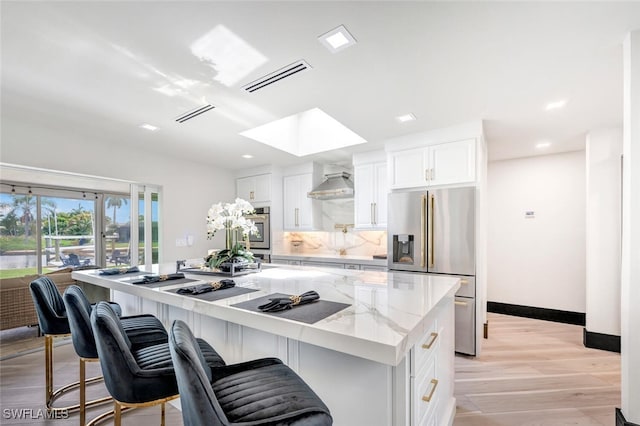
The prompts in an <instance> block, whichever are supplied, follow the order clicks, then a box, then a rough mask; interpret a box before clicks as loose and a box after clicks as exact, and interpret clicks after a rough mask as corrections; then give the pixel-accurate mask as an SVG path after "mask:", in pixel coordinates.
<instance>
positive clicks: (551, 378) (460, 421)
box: [0, 314, 620, 426]
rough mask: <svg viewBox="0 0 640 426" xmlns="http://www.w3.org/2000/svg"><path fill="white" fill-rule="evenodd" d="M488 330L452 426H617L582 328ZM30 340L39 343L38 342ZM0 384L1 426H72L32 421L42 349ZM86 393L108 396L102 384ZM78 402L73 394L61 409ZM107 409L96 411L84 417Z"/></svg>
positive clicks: (604, 371) (40, 399)
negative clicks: (20, 412)
mask: <svg viewBox="0 0 640 426" xmlns="http://www.w3.org/2000/svg"><path fill="white" fill-rule="evenodd" d="M489 324H490V326H489V339H486V340H484V341H483V348H484V349H483V353H482V356H480V357H478V358H471V357H464V356H456V382H455V393H456V398H457V414H456V418H455V421H454V425H455V426H471V425H473V426H519V425H527V426H532V425H538V426H556V425H563V426H564V425H606V426H610V425H613V424H615V422H614V407H616V406H618V407H619V406H620V356H619V354H614V353H611V352H605V351H599V350H594V349H586V348H584V347H583V346H582V327H579V326H574V325H567V324H558V323H553V322H548V321H539V320H532V319H527V318H518V317H510V316H506V315H498V314H490V315H489ZM32 340H36V342H37V343H35V344H39V345H42V343H40V341H41V339H36V338H33V339H32ZM3 343H8V342H6V341H5V342H3ZM16 344H17V345H18V346H15V345H3V346H2V357H3V358H5V356H7V355H9V354H10V353H11V349H12V346H13V349H15V348H18V349H22V350H27V352H29V350H31V348H32V346H33V345H34V343H33V342H22V343H20V342H17V343H16ZM40 347H42V346H40ZM54 356H55V364H54V365H55V384H56V385H60V384H63V383H67V382H70V381H75V380H77V377H78V359H77V357H76V355H75V352H74V350H73V346H72V345H71V344H68V343H67V344H62V345H59V346H57V347H56V348H55V350H54ZM98 374H100V368H99V365H98V364H97V363H91V364H89V365H88V372H87V375H88V377H90V375H98ZM0 385H1V387H0V424H2V425H5V424H31V425H51V424H56V425H58V424H60V425H64V424H69V425H71V424H74V425H77V423H78V415H77V414H73V415H71V416H70V417H69V418H68V419H64V420H55V421H53V420H46V419H45V418H42V417H40V418H38V417H37V414H38V412H39V411H38V410H44V352H43V351H37V352H33V353H27V354H25V355H21V356H17V357H14V358H8V359H3V360H2V361H0ZM88 393H89V397H97V396H106V395H108V392H107V390H106V388H105V387H104V385H103V384H101V383H100V384H96V385H93V386H91V387H90V388H89V391H88ZM76 400H77V392H76V393H70V394H69V395H68V396H65V398H64V399H61V403H64V402H68V403H73V402H75V401H76ZM110 407H111V406H110V405H105V406H102V407H97V408H93V409H91V410H90V411H89V415H88V416H87V418H88V419H90V418H92V417H93V416H95V415H97V414H99V413H101V412H103V411H106V410H107V409H109V408H110ZM28 409H31V410H33V411H32V414H31V415H29V413H28V412H26V411H24V410H28ZM6 410H23V411H22V414H23V416H22V418H21V419H20V418H15V417H16V416H14V415H12V414H11V411H6ZM14 413H15V412H14ZM159 420H160V409H159V407H149V408H144V409H138V410H134V411H132V412H129V413H126V414H125V415H124V417H123V425H157V424H159V423H160V422H159ZM182 424H183V422H182V416H181V413H180V411H179V410H177V409H176V408H174V407H172V406H171V405H168V406H167V425H178V426H179V425H182ZM336 426H349V425H336ZM372 426H378V425H372ZM380 426H384V425H380ZM397 426H402V425H397Z"/></svg>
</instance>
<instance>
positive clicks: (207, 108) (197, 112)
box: [176, 104, 215, 123]
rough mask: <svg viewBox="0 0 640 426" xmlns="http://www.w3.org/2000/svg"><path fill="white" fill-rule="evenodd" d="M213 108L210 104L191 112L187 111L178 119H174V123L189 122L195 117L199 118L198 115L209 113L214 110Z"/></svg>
mask: <svg viewBox="0 0 640 426" xmlns="http://www.w3.org/2000/svg"><path fill="white" fill-rule="evenodd" d="M214 108H215V107H214V106H213V105H211V104H206V105H204V106H201V107H198V108H196V109H194V110H192V111H189V112H187V113H184V114H182V115H181V116H179V117H176V121H177V122H178V123H184V122H185V121H187V120H191V119H192V118H195V117H197V116H199V115H200V114H204V113H205V112H207V111H211V110H212V109H214Z"/></svg>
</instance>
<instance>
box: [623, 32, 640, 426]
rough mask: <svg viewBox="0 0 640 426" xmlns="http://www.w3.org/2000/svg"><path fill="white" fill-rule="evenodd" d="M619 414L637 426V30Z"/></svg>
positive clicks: (627, 115)
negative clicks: (620, 409)
mask: <svg viewBox="0 0 640 426" xmlns="http://www.w3.org/2000/svg"><path fill="white" fill-rule="evenodd" d="M623 50H624V91H623V93H624V138H623V148H622V150H623V154H624V165H623V167H624V173H623V175H624V177H623V191H624V192H623V195H622V199H623V202H622V206H623V210H622V229H623V235H622V273H621V275H622V283H621V301H622V306H621V311H622V327H621V329H622V339H621V341H622V348H621V349H622V374H621V377H622V385H621V391H622V413H623V414H624V416H625V417H626V421H628V422H631V423H634V424H640V404H638V401H640V368H638V365H640V333H638V325H639V324H640V310H639V309H638V306H640V30H637V31H633V32H631V33H629V34H628V35H627V37H626V39H625V41H624V45H623Z"/></svg>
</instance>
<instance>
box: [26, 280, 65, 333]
mask: <svg viewBox="0 0 640 426" xmlns="http://www.w3.org/2000/svg"><path fill="white" fill-rule="evenodd" d="M29 291H30V292H31V297H32V298H33V304H34V306H35V308H36V312H37V314H38V323H39V324H40V330H42V332H43V333H44V334H50V335H55V334H69V333H71V330H70V328H69V321H68V319H67V312H66V309H65V306H64V301H63V300H62V296H61V295H60V292H59V291H58V288H57V287H56V285H55V283H54V282H53V281H52V280H51V279H50V278H48V277H39V278H36V279H35V280H34V281H32V282H31V284H29Z"/></svg>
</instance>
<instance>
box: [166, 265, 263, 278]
mask: <svg viewBox="0 0 640 426" xmlns="http://www.w3.org/2000/svg"><path fill="white" fill-rule="evenodd" d="M177 270H178V271H179V272H184V273H188V274H201V275H222V276H226V277H235V276H238V275H245V274H253V273H255V272H260V271H261V270H262V263H261V262H260V261H257V262H253V263H233V262H228V263H223V264H221V265H220V268H218V269H214V268H209V267H207V266H197V267H187V268H180V265H178V268H177Z"/></svg>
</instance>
